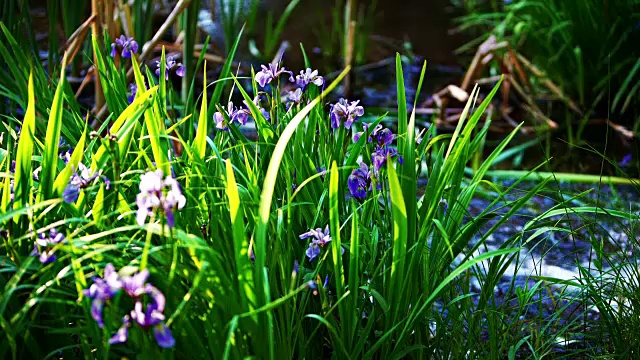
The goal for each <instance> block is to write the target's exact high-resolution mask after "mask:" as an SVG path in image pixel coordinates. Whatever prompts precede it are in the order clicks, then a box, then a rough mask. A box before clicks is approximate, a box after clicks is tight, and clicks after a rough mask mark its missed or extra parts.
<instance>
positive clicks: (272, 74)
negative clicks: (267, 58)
mask: <svg viewBox="0 0 640 360" xmlns="http://www.w3.org/2000/svg"><path fill="white" fill-rule="evenodd" d="M261 67H262V70H261V71H259V72H257V73H256V77H255V79H256V82H257V83H258V84H260V87H265V86H267V84H269V83H270V82H271V81H272V80H273V79H276V78H278V76H280V75H282V74H284V73H288V74H289V79H291V78H292V77H293V73H292V72H291V71H289V70H287V69H285V68H284V67H280V64H279V63H275V64H274V63H270V64H269V67H267V66H266V65H261Z"/></svg>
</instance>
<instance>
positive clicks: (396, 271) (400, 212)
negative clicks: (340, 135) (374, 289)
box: [386, 158, 408, 327]
mask: <svg viewBox="0 0 640 360" xmlns="http://www.w3.org/2000/svg"><path fill="white" fill-rule="evenodd" d="M387 168H388V169H389V190H390V192H391V208H392V214H393V262H392V263H391V282H390V284H391V286H389V287H388V290H389V292H388V293H387V296H386V298H387V299H389V303H390V304H392V306H393V309H392V310H393V314H392V316H391V317H390V319H392V322H395V321H396V320H397V317H398V316H399V313H400V311H405V309H406V307H404V306H403V305H402V304H404V303H405V301H402V299H400V296H402V294H403V293H404V292H403V289H402V285H403V283H404V279H405V260H406V257H407V208H406V206H405V203H404V196H403V195H402V188H401V187H400V181H399V180H398V175H397V174H396V170H395V168H394V166H393V164H392V163H391V159H390V158H388V159H387ZM406 300H408V299H406ZM389 325H391V323H390V324H389ZM389 327H390V326H389Z"/></svg>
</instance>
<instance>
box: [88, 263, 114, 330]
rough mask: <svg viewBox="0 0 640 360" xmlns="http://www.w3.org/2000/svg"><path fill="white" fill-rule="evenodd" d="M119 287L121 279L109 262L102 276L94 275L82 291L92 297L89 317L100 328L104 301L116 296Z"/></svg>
mask: <svg viewBox="0 0 640 360" xmlns="http://www.w3.org/2000/svg"><path fill="white" fill-rule="evenodd" d="M121 288H122V281H121V280H120V277H119V276H118V273H117V272H116V270H115V268H114V267H113V265H112V264H111V263H109V264H107V266H106V267H105V268H104V278H101V277H96V278H95V279H94V280H93V284H91V286H90V287H89V288H88V289H85V290H84V291H83V294H85V295H86V296H87V297H88V298H89V299H92V301H91V317H92V318H93V319H94V320H95V321H96V322H97V323H98V326H99V327H100V328H102V327H103V326H104V320H103V319H102V309H103V308H104V303H105V301H107V300H109V299H111V298H112V297H114V296H116V294H117V293H118V292H119V291H120V289H121Z"/></svg>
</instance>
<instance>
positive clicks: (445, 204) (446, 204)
mask: <svg viewBox="0 0 640 360" xmlns="http://www.w3.org/2000/svg"><path fill="white" fill-rule="evenodd" d="M439 205H440V206H442V209H443V210H444V213H445V214H446V213H447V210H448V209H449V202H447V199H440V202H439Z"/></svg>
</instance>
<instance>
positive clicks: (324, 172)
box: [316, 166, 327, 181]
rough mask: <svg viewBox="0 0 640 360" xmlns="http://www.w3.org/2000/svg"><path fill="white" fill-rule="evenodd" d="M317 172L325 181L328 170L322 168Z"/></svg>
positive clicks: (318, 168)
mask: <svg viewBox="0 0 640 360" xmlns="http://www.w3.org/2000/svg"><path fill="white" fill-rule="evenodd" d="M316 171H317V172H318V174H320V177H321V178H322V180H323V181H324V177H325V176H327V168H325V167H324V166H320V167H317V168H316Z"/></svg>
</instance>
